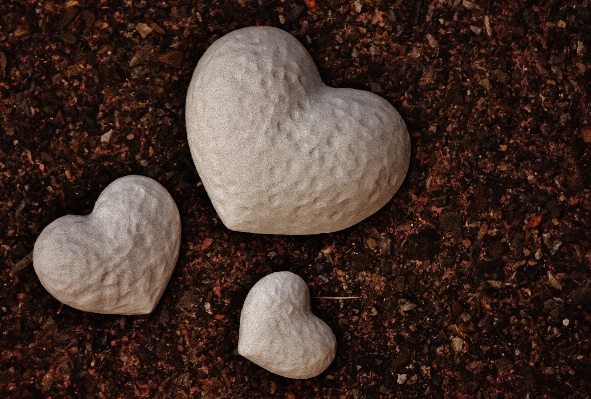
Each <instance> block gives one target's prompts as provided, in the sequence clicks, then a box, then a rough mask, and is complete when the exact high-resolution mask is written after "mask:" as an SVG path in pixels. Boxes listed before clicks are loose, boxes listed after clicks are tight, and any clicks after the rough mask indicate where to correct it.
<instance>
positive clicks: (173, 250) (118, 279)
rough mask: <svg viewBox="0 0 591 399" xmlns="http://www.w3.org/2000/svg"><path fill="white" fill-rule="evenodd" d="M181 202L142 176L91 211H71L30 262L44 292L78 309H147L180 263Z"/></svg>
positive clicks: (128, 179)
mask: <svg viewBox="0 0 591 399" xmlns="http://www.w3.org/2000/svg"><path fill="white" fill-rule="evenodd" d="M180 238H181V223H180V215H179V211H178V209H177V206H176V204H175V202H174V200H173V199H172V197H171V196H170V194H169V193H168V191H166V189H165V188H164V187H162V186H161V185H160V184H159V183H157V182H156V181H154V180H152V179H150V178H148V177H144V176H134V175H131V176H125V177H122V178H120V179H117V180H115V181H114V182H112V183H111V184H109V186H108V187H107V188H105V189H104V190H103V192H102V193H101V195H100V196H99V197H98V199H97V201H96V203H95V205H94V209H93V211H92V213H91V214H90V215H88V216H75V215H67V216H63V217H61V218H59V219H56V220H54V221H53V222H52V223H50V224H49V225H48V226H47V227H45V228H44V229H43V231H42V232H41V234H40V235H39V237H38V238H37V241H36V242H35V247H34V249H33V267H34V268H35V272H36V273H37V276H38V277H39V280H40V281H41V284H43V286H44V287H45V289H46V290H47V291H48V292H49V293H50V294H51V295H53V296H54V297H55V298H56V299H57V300H59V301H61V302H63V303H65V304H66V305H69V306H71V307H73V308H76V309H79V310H83V311H87V312H96V313H112V314H124V315H129V314H144V313H150V312H151V311H152V310H154V307H155V306H156V304H157V303H158V301H159V300H160V297H161V296H162V294H163V292H164V289H165V288H166V285H167V284H168V281H169V279H170V276H171V274H172V271H173V270H174V266H175V264H176V261H177V258H178V254H179V248H180V241H181V240H180Z"/></svg>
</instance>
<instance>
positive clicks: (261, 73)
mask: <svg viewBox="0 0 591 399" xmlns="http://www.w3.org/2000/svg"><path fill="white" fill-rule="evenodd" d="M186 123H187V135H188V141H189V147H190V149H191V155H192V157H193V161H194V162H195V165H196V167H197V171H198V172H199V175H200V177H201V179H202V181H203V185H204V187H205V189H206V191H207V193H208V195H209V197H210V199H211V202H212V204H213V206H214V207H215V209H216V211H217V213H218V215H219V217H220V218H221V220H222V222H223V223H224V224H225V225H226V226H227V227H228V228H229V229H232V230H237V231H244V232H251V233H267V234H315V233H325V232H332V231H337V230H341V229H344V228H347V227H349V226H352V225H354V224H356V223H358V222H360V221H361V220H363V219H365V218H366V217H368V216H370V215H372V214H373V213H375V212H376V211H377V210H379V209H380V208H381V207H382V206H384V205H385V204H386V203H387V202H388V201H389V200H390V199H391V198H392V196H393V195H394V193H395V192H396V191H397V190H398V188H399V187H400V185H401V184H402V182H403V180H404V178H405V176H406V172H407V169H408V165H409V161H410V138H409V135H408V131H407V129H406V125H405V124H404V121H403V120H402V118H401V116H400V114H399V113H398V112H397V111H396V110H395V109H394V107H393V106H392V105H391V104H390V103H388V101H386V100H385V99H383V98H381V97H379V96H378V95H376V94H373V93H370V92H366V91H360V90H353V89H335V88H331V87H328V86H326V85H324V83H323V82H322V80H321V78H320V75H319V73H318V70H317V68H316V65H315V64H314V62H313V60H312V58H311V57H310V55H309V54H308V52H307V51H306V50H305V48H304V47H303V46H302V45H301V44H300V43H299V42H298V40H297V39H295V38H294V37H293V36H291V35H290V34H288V33H286V32H284V31H282V30H280V29H277V28H271V27H249V28H244V29H239V30H236V31H234V32H231V33H229V34H227V35H225V36H224V37H222V38H220V39H219V40H217V41H216V42H214V43H213V44H212V45H211V47H210V48H209V49H208V50H207V51H206V52H205V54H204V55H203V57H202V58H201V60H200V61H199V63H198V64H197V67H196V68H195V72H194V74H193V78H192V80H191V84H190V86H189V90H188V94H187V103H186Z"/></svg>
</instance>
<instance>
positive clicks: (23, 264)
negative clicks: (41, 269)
mask: <svg viewBox="0 0 591 399" xmlns="http://www.w3.org/2000/svg"><path fill="white" fill-rule="evenodd" d="M31 263H33V251H31V252H29V254H28V255H27V256H25V257H24V258H22V259H21V260H19V261H18V262H16V263H15V264H14V265H13V266H12V272H13V273H16V272H18V271H21V270H22V269H24V268H25V267H27V266H29V265H30V264H31Z"/></svg>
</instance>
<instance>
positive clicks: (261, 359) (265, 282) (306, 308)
mask: <svg viewBox="0 0 591 399" xmlns="http://www.w3.org/2000/svg"><path fill="white" fill-rule="evenodd" d="M238 353H239V354H240V355H242V356H244V357H245V358H247V359H248V360H250V361H251V362H253V363H256V364H258V365H259V366H261V367H263V368H265V369H267V370H269V371H270V372H272V373H275V374H279V375H281V376H284V377H288V378H311V377H315V376H317V375H318V374H320V373H322V372H323V371H324V370H326V368H327V367H328V366H329V365H330V363H331V362H332V360H333V359H334V356H335V353H336V339H335V336H334V334H333V332H332V330H331V329H330V327H329V326H327V325H326V323H325V322H323V321H322V320H320V319H319V318H318V317H316V316H314V314H312V311H311V310H310V291H309V290H308V286H307V285H306V283H305V282H304V280H302V278H301V277H299V276H298V275H296V274H293V273H291V272H277V273H272V274H269V275H268V276H266V277H264V278H262V279H261V280H259V281H258V282H257V283H256V284H255V285H254V286H253V287H252V289H251V290H250V292H249V293H248V295H247V296H246V300H245V301H244V306H243V307H242V312H241V314H240V334H239V339H238Z"/></svg>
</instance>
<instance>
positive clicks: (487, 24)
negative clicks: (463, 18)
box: [484, 15, 492, 37]
mask: <svg viewBox="0 0 591 399" xmlns="http://www.w3.org/2000/svg"><path fill="white" fill-rule="evenodd" d="M484 30H486V35H487V36H488V37H491V36H492V29H491V28H490V19H489V18H488V15H485V16H484Z"/></svg>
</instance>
